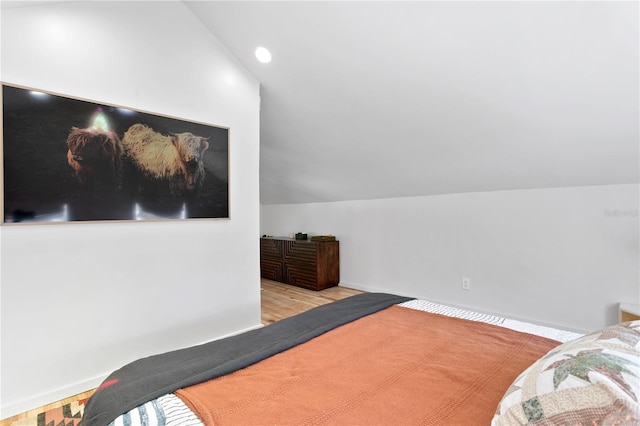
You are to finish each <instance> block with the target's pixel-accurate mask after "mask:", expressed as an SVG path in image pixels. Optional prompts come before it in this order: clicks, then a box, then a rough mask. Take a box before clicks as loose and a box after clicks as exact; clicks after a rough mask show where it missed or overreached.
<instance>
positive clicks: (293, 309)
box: [260, 279, 362, 325]
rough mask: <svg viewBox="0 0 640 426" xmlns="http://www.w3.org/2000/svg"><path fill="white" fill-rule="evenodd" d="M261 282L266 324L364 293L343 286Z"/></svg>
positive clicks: (263, 320) (263, 313) (263, 316)
mask: <svg viewBox="0 0 640 426" xmlns="http://www.w3.org/2000/svg"><path fill="white" fill-rule="evenodd" d="M261 284H262V285H261V290H262V291H261V292H260V294H261V297H260V300H261V305H262V324H264V325H269V324H271V323H272V322H276V321H279V320H281V319H283V318H287V317H291V316H293V315H296V314H299V313H301V312H304V311H308V310H309V309H311V308H315V307H316V306H320V305H325V304H327V303H331V302H334V301H336V300H339V299H344V298H345V297H349V296H353V295H356V294H359V293H362V291H360V290H355V289H352V288H347V287H341V286H337V287H330V288H327V289H324V290H321V291H313V290H307V289H304V288H300V287H294V286H291V285H288V284H282V283H279V282H276V281H270V280H265V279H263V280H262V281H261Z"/></svg>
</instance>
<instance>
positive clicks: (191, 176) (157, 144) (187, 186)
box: [122, 123, 209, 196]
mask: <svg viewBox="0 0 640 426" xmlns="http://www.w3.org/2000/svg"><path fill="white" fill-rule="evenodd" d="M208 141H209V139H208V138H204V137H201V136H196V135H194V134H192V133H189V132H184V133H177V134H170V135H168V136H165V135H162V134H160V133H157V132H156V131H154V130H153V129H152V128H150V127H148V126H146V125H144V124H139V123H138V124H134V125H133V126H131V127H129V130H127V132H126V133H125V134H124V137H123V138H122V143H123V146H124V150H125V155H126V158H127V160H128V162H129V163H130V166H133V167H134V168H135V170H136V171H137V172H138V174H139V175H140V174H141V175H142V177H143V178H144V179H145V181H144V182H145V183H146V184H147V185H146V186H145V185H144V184H143V183H141V180H140V179H137V188H136V190H138V191H140V190H142V191H144V190H145V189H146V188H147V187H153V188H155V189H156V190H158V188H160V189H161V188H166V187H167V186H168V188H169V191H170V193H171V194H172V195H175V196H183V195H194V194H197V192H198V191H199V190H200V188H201V187H202V184H203V182H204V176H205V170H204V163H203V161H202V160H203V158H202V157H203V155H204V152H205V151H206V150H207V149H208V148H209V142H208ZM130 176H131V175H130ZM130 179H131V178H130ZM133 180H136V179H133Z"/></svg>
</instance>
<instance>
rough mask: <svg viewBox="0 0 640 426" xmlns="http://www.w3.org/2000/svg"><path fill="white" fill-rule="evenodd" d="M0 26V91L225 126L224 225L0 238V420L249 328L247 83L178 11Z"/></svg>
mask: <svg viewBox="0 0 640 426" xmlns="http://www.w3.org/2000/svg"><path fill="white" fill-rule="evenodd" d="M1 24H2V26H1V29H2V44H1V47H2V50H1V52H2V54H1V59H2V63H1V72H2V74H1V78H2V80H3V81H4V82H8V83H12V84H18V85H23V86H28V87H33V88H39V89H43V90H48V91H52V92H56V93H60V94H65V95H70V96H74V97H80V98H84V99H90V100H94V101H98V102H102V103H108V104H116V105H120V106H126V107H129V108H134V109H139V110H144V111H149V112H155V113H159V114H163V115H169V116H174V117H178V118H183V119H186V120H193V121H200V122H205V123H209V124H213V125H218V126H223V127H229V128H230V154H229V156H230V214H231V220H197V221H186V222H147V223H93V224H64V225H32V226H3V227H2V228H0V239H1V244H0V246H1V256H2V257H1V267H2V272H1V275H0V278H1V292H2V293H1V299H2V302H1V316H0V320H1V339H2V350H1V362H2V364H1V375H2V379H1V385H2V395H1V401H2V411H1V413H0V418H5V417H8V416H11V415H13V414H15V413H17V412H21V411H25V410H27V409H30V408H34V407H36V406H39V405H43V404H45V403H48V402H51V401H55V400H58V399H61V398H63V397H66V396H69V395H72V394H74V393H77V392H81V391H85V390H88V389H91V388H93V387H95V386H96V385H98V384H99V382H100V381H101V380H102V379H103V378H104V377H105V376H106V375H107V374H108V373H110V372H111V371H112V370H114V369H116V368H118V367H120V366H121V365H122V364H124V363H126V362H129V361H131V360H133V359H136V358H139V357H141V356H146V355H149V354H152V353H158V352H163V351H167V350H171V349H175V348H179V347H184V346H188V345H193V344H197V343H201V342H204V341H208V340H211V339H215V338H218V337H221V336H223V335H227V334H232V333H235V332H238V331H243V330H246V329H251V328H255V327H258V326H260V292H259V248H258V239H257V236H258V234H259V178H258V168H259V164H258V163H259V160H258V159H259V103H260V100H259V85H258V83H257V81H256V80H255V79H254V78H253V77H251V76H250V75H249V74H248V73H247V72H246V71H245V70H244V69H243V68H242V67H240V66H239V65H238V63H237V62H236V61H235V60H234V59H233V58H232V57H231V55H230V54H229V53H228V51H227V49H226V48H225V47H224V46H222V45H221V44H220V43H219V41H218V40H216V39H215V38H213V37H212V36H211V35H210V34H209V33H208V32H206V31H205V29H204V28H203V27H202V26H201V24H200V23H199V21H197V20H196V18H195V17H194V16H193V15H192V14H191V13H190V12H189V11H188V10H187V9H186V8H185V7H184V6H183V5H182V4H181V3H180V2H156V3H152V2H62V3H58V4H46V5H39V6H29V7H18V8H8V9H7V8H4V9H3V10H2V16H1ZM36 166H37V165H36Z"/></svg>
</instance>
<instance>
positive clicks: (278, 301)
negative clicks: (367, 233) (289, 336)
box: [0, 279, 362, 426]
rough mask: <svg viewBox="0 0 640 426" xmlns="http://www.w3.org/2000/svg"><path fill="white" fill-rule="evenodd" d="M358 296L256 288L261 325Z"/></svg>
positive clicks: (270, 285) (275, 285) (268, 285)
mask: <svg viewBox="0 0 640 426" xmlns="http://www.w3.org/2000/svg"><path fill="white" fill-rule="evenodd" d="M359 293H362V291H360V290H355V289H351V288H346V287H340V286H337V287H331V288H327V289H325V290H321V291H313V290H307V289H304V288H299V287H294V286H290V285H288V284H282V283H279V282H276V281H270V280H264V279H263V280H261V285H260V302H261V309H262V324H264V325H269V324H271V323H273V322H276V321H280V320H281V319H284V318H288V317H291V316H294V315H296V314H299V313H301V312H304V311H308V310H309V309H311V308H315V307H316V306H320V305H325V304H327V303H331V302H334V301H336V300H340V299H344V298H345V297H349V296H353V295H355V294H359ZM94 391H95V389H92V390H89V391H87V392H83V393H80V394H78V395H74V396H71V397H69V398H65V399H63V400H61V401H56V402H52V403H51V404H47V405H45V406H43V407H39V408H36V409H33V410H30V411H27V412H26V413H22V414H18V415H16V416H13V417H10V418H8V419H5V420H0V426H9V425H12V424H16V423H17V424H18V425H19V424H20V423H21V422H22V421H26V420H27V419H30V418H35V417H36V416H37V415H38V414H40V413H42V412H44V411H48V410H52V409H54V408H58V407H62V406H63V405H65V404H69V403H71V402H73V401H77V400H79V399H85V398H89V397H90V396H91V395H92V394H93V392H94ZM25 424H26V423H25Z"/></svg>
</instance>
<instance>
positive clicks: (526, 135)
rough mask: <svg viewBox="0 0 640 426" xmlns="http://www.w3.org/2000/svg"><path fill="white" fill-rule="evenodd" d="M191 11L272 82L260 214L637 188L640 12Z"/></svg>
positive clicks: (525, 8)
mask: <svg viewBox="0 0 640 426" xmlns="http://www.w3.org/2000/svg"><path fill="white" fill-rule="evenodd" d="M184 3H185V5H186V6H187V7H188V8H189V9H190V10H191V11H192V12H193V13H194V14H195V15H196V16H197V17H198V18H199V19H200V20H201V21H202V22H203V23H204V25H205V26H206V27H207V28H208V29H209V30H210V31H211V33H212V34H214V35H215V36H216V37H217V38H218V39H219V40H220V41H221V42H222V43H223V44H225V45H226V46H227V47H228V48H229V49H230V50H231V51H232V52H233V53H234V54H235V56H236V57H237V58H238V60H239V61H240V62H241V63H242V64H243V65H244V66H245V67H246V68H247V69H248V70H249V71H251V72H252V73H253V74H254V75H255V76H256V78H257V79H258V80H259V81H260V82H261V99H262V101H261V102H262V104H261V117H260V120H261V153H260V156H261V157H260V159H261V161H260V180H261V202H262V203H264V204H273V203H304V202H322V201H337V200H353V199H372V198H387V197H400V196H414V195H429V194H442V193H455V192H472V191H491V190H503V189H520V188H546V187H560V186H581V185H601V184H619V183H637V182H638V176H639V172H638V170H639V167H638V160H639V157H638V153H639V151H638V141H639V118H638V117H639V108H638V106H639V86H638V81H639V74H638V63H639V58H638V51H639V46H638V34H639V23H638V20H639V14H638V3H637V2H609V1H603V2H592V1H587V2H579V1H574V2H543V1H540V2H483V1H479V2H431V1H423V2H400V1H393V2H378V1H375V2H368V1H355V2H324V1H323V2H268V1H260V2H218V1H216V2H199V1H184ZM259 45H263V46H265V47H267V48H269V49H270V50H271V52H272V54H273V61H272V62H271V63H270V64H266V65H265V64H261V63H259V62H257V61H256V60H255V57H254V56H253V52H254V49H255V48H256V47H257V46H259Z"/></svg>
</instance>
